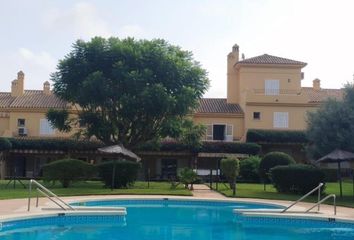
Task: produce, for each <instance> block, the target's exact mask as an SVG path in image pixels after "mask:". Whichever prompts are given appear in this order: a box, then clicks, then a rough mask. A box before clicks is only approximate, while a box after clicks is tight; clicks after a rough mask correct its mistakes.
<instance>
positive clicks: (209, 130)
mask: <svg viewBox="0 0 354 240" xmlns="http://www.w3.org/2000/svg"><path fill="white" fill-rule="evenodd" d="M206 127H207V130H206V136H205V139H206V140H208V141H211V140H213V125H212V124H207V125H206Z"/></svg>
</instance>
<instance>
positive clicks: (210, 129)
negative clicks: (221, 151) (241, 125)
mask: <svg viewBox="0 0 354 240" xmlns="http://www.w3.org/2000/svg"><path fill="white" fill-rule="evenodd" d="M214 125H224V126H225V132H224V140H223V141H225V142H232V141H233V138H234V125H233V124H227V123H212V124H206V125H205V126H206V128H207V129H206V134H205V140H207V141H216V140H214Z"/></svg>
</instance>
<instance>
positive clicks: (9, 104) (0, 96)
mask: <svg viewBox="0 0 354 240" xmlns="http://www.w3.org/2000/svg"><path fill="white" fill-rule="evenodd" d="M65 107H66V102H65V101H63V100H61V99H60V98H58V97H57V96H56V95H54V94H44V93H43V91H42V90H25V92H24V94H23V95H22V96H18V97H12V96H11V93H7V92H6V93H0V108H65Z"/></svg>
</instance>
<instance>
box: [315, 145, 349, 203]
mask: <svg viewBox="0 0 354 240" xmlns="http://www.w3.org/2000/svg"><path fill="white" fill-rule="evenodd" d="M349 161H354V153H352V152H347V151H343V150H340V149H336V150H334V151H333V152H331V153H329V154H327V155H326V156H324V157H322V158H320V159H318V160H317V161H316V163H337V164H338V179H339V188H340V197H342V196H343V191H342V176H341V173H340V164H341V162H349Z"/></svg>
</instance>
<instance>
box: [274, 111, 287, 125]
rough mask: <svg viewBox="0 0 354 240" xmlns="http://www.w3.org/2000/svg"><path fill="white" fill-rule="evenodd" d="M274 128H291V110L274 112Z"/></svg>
mask: <svg viewBox="0 0 354 240" xmlns="http://www.w3.org/2000/svg"><path fill="white" fill-rule="evenodd" d="M273 127H274V128H289V112H274V113H273Z"/></svg>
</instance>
